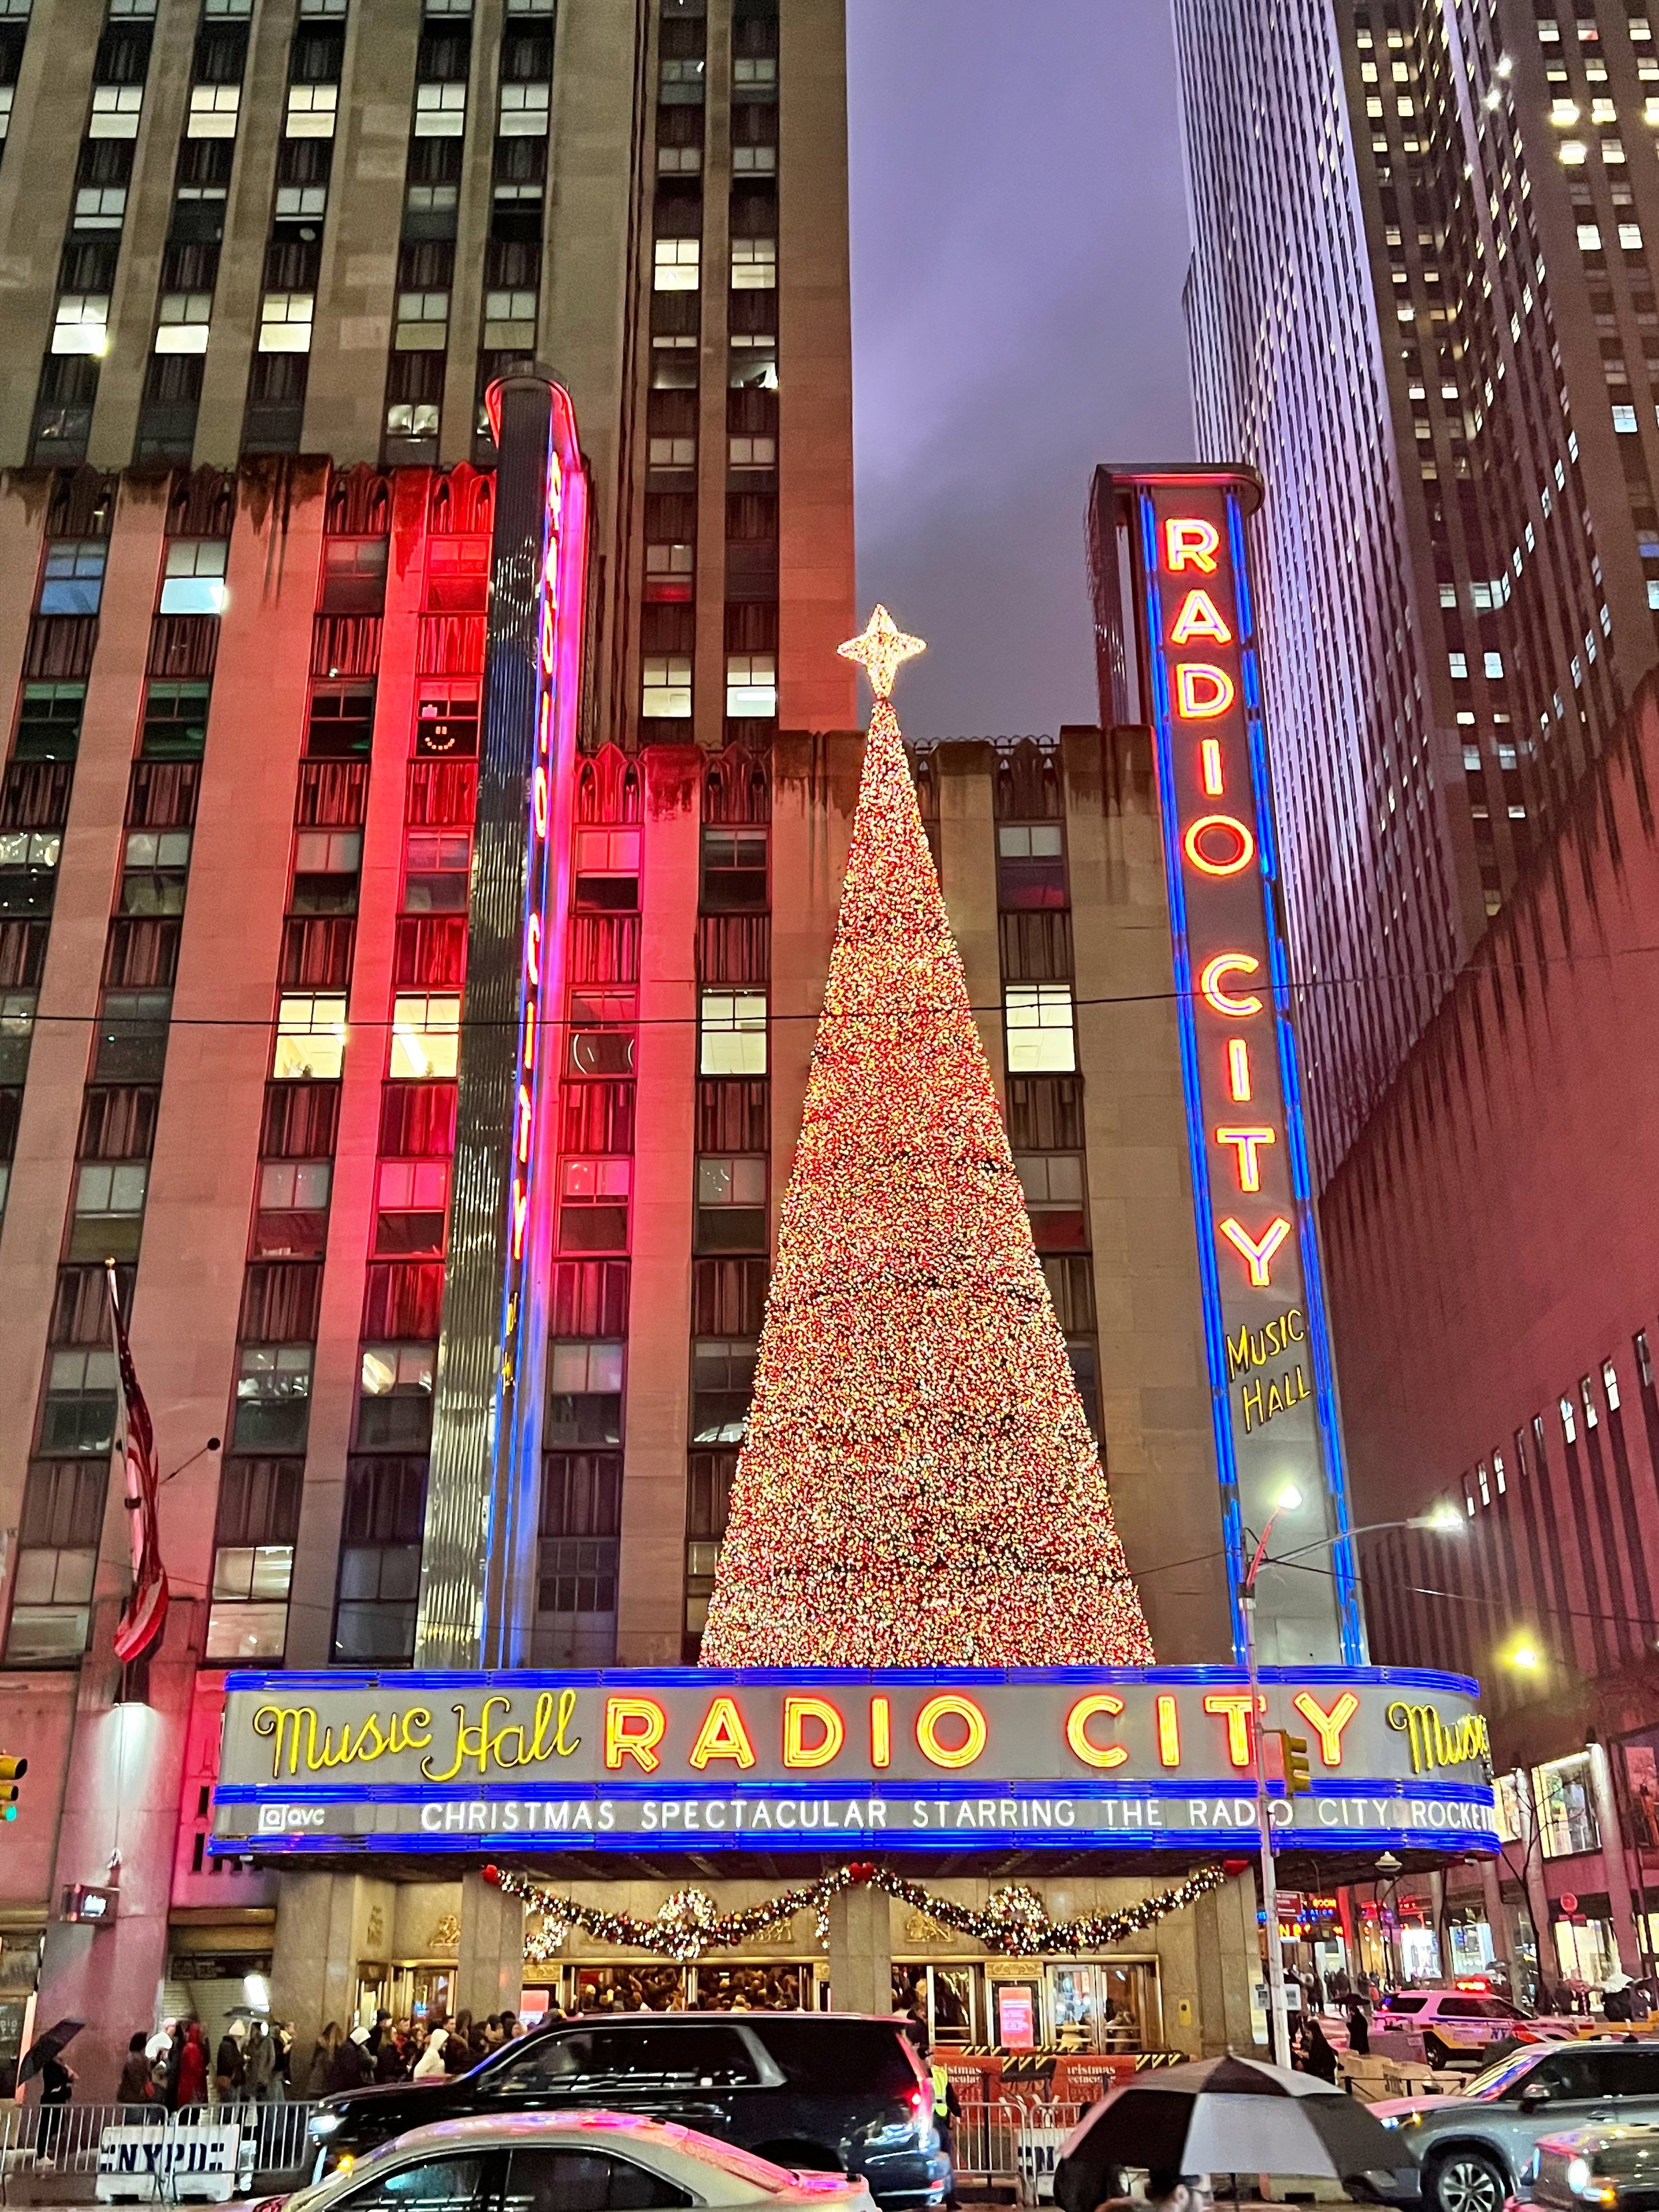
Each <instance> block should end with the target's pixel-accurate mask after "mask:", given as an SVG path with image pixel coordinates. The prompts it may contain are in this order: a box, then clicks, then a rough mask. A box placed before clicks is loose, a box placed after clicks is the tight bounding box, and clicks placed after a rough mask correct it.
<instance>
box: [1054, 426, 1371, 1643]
mask: <svg viewBox="0 0 1659 2212" xmlns="http://www.w3.org/2000/svg"><path fill="white" fill-rule="evenodd" d="M1109 483H1110V484H1111V486H1112V487H1113V489H1114V491H1115V500H1114V502H1113V505H1114V510H1115V511H1114V514H1113V516H1112V518H1111V520H1110V521H1109V523H1108V525H1107V526H1108V527H1114V528H1115V525H1116V524H1117V523H1118V522H1119V521H1121V522H1122V523H1124V524H1127V550H1128V556H1129V571H1130V586H1131V594H1132V599H1133V602H1134V603H1135V610H1134V612H1135V627H1136V629H1138V630H1139V640H1138V643H1139V659H1140V663H1141V669H1142V676H1143V684H1142V696H1143V708H1142V711H1143V712H1144V713H1145V714H1146V715H1147V716H1148V718H1149V719H1150V720H1151V721H1152V729H1153V737H1154V743H1155V748H1156V752H1157V759H1158V799H1159V805H1160V810H1161V814H1162V823H1163V832H1164V867H1165V875H1166V882H1167V887H1168V892H1169V903H1170V929H1171V933H1172V937H1173V941H1174V942H1173V950H1174V963H1175V982H1176V1002H1177V1008H1178V1015H1179V1024H1180V1036H1181V1048H1182V1077H1183V1083H1184V1089H1185V1097H1186V1106H1187V1121H1188V1145H1189V1149H1190V1156H1191V1163H1192V1177H1193V1194H1194V1207H1195V1212H1196V1217H1197V1222H1196V1225H1197V1231H1198V1258H1199V1272H1200V1282H1201V1285H1202V1290H1203V1299H1204V1322H1205V1340H1206V1355H1207V1359H1208V1364H1209V1371H1210V1386H1211V1399H1212V1414H1213V1424H1214V1433H1215V1443H1216V1455H1217V1462H1218V1474H1219V1478H1220V1481H1221V1485H1222V1491H1223V1521H1224V1526H1225V1547H1226V1553H1227V1559H1228V1565H1229V1569H1230V1573H1231V1582H1232V1584H1233V1588H1234V1591H1235V1596H1234V1632H1235V1641H1236V1644H1240V1645H1241V1646H1242V1623H1241V1621H1240V1619H1239V1614H1238V1607H1237V1595H1236V1593H1237V1584H1238V1582H1239V1580H1240V1579H1241V1577H1242V1576H1243V1569H1244V1563H1245V1553H1244V1546H1245V1536H1244V1529H1245V1526H1246V1524H1247V1523H1248V1524H1249V1526H1250V1527H1252V1528H1257V1529H1259V1528H1261V1527H1262V1526H1263V1525H1264V1523H1265V1522H1266V1521H1267V1517H1268V1516H1269V1515H1270V1514H1271V1513H1272V1512H1273V1509H1274V1507H1275V1506H1276V1505H1278V1504H1279V1502H1280V1501H1281V1499H1282V1498H1284V1497H1285V1494H1286V1493H1287V1492H1289V1491H1291V1490H1294V1491H1295V1492H1297V1493H1299V1496H1300V1498H1301V1501H1302V1503H1301V1505H1300V1507H1299V1508H1298V1509H1297V1510H1294V1511H1292V1512H1291V1513H1288V1514H1287V1515H1286V1516H1285V1517H1284V1518H1283V1519H1282V1520H1281V1521H1280V1522H1279V1537H1278V1539H1277V1540H1276V1542H1275V1549H1276V1550H1277V1551H1279V1553H1281V1554H1282V1553H1286V1552H1290V1551H1295V1550H1300V1560H1299V1563H1298V1565H1297V1566H1294V1567H1285V1568H1282V1569H1279V1570H1274V1569H1272V1568H1267V1569H1264V1570H1263V1572H1262V1577H1261V1583H1260V1585H1259V1589H1260V1602H1259V1606H1258V1611H1257V1633H1258V1637H1259V1639H1260V1641H1261V1656H1262V1657H1263V1659H1264V1660H1267V1661H1273V1660H1277V1661H1279V1662H1283V1663H1287V1664H1288V1663H1296V1662H1307V1661H1316V1662H1338V1661H1341V1662H1346V1663H1348V1664H1351V1665H1352V1664H1358V1663H1362V1662H1364V1657H1365V1647H1364V1626H1363V1621H1362V1619H1361V1614H1360V1610H1359V1599H1358V1584H1357V1581H1356V1577H1355V1570H1354V1562H1353V1555H1352V1545H1351V1543H1350V1542H1349V1541H1348V1538H1347V1531H1348V1528H1349V1526H1350V1522H1349V1517H1348V1505H1347V1495H1346V1477H1345V1474H1344V1471H1343V1464H1342V1450H1341V1437H1340V1425H1339V1420H1338V1412H1337V1402H1336V1383H1335V1376H1334V1368H1333V1364H1332V1358H1331V1352H1330V1342H1329V1335H1328V1328H1327V1322H1326V1314H1325V1300H1324V1291H1323V1287H1322V1277H1321V1271H1320V1262H1319V1251H1318V1243H1317V1237H1316V1228H1315V1222H1314V1214H1313V1207H1312V1204H1311V1198H1310V1184H1309V1177H1308V1158H1307V1145H1306V1137H1305V1129H1304V1120H1303V1113H1302V1101H1301V1089H1300V1082H1299V1078H1298V1073H1297V1053H1296V1039H1295V1036H1294V1033H1293V1031H1292V1029H1291V1014H1290V992H1289V976H1288V969H1287V966H1286V961H1285V946H1284V942H1283V939H1282V936H1281V933H1280V927H1279V918H1278V899H1279V875H1278V853H1277V844H1276V840H1275V836H1274V831H1273V805H1272V792H1271V782H1270V777H1269V771H1268V760H1267V735H1266V729H1265V725H1264V721H1263V711H1262V701H1261V676H1260V670H1259V665H1258V661H1257V657H1256V649H1255V611H1254V605H1253V600H1252V596H1251V590H1250V579H1249V558H1248V554H1247V550H1246V545H1245V537H1244V516H1245V513H1246V512H1247V507H1254V506H1255V504H1256V503H1257V502H1258V501H1259V500H1260V497H1261V489H1260V486H1259V484H1258V483H1256V482H1255V479H1254V478H1253V477H1249V476H1246V475H1242V474H1240V473H1238V472H1236V471H1229V470H1216V471H1206V470H1201V469H1194V470H1181V471H1154V472H1148V473H1147V474H1146V475H1144V476H1141V475H1135V474H1124V475H1121V476H1114V477H1111V478H1110V479H1109ZM1100 524H1101V518H1100V517H1099V516H1098V514H1097V531H1096V536H1097V547H1098V541H1099V537H1100ZM1110 619H1111V611H1110V610H1109V609H1108V610H1103V621H1105V622H1109V621H1110ZM1291 1531H1294V1533H1293V1534H1292V1533H1291ZM1303 1547H1305V1548H1303Z"/></svg>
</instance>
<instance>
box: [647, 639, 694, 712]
mask: <svg viewBox="0 0 1659 2212" xmlns="http://www.w3.org/2000/svg"><path fill="white" fill-rule="evenodd" d="M640 712H641V714H644V715H645V716H646V717H647V719H648V720H668V721H684V720H689V719H690V714H691V663H690V659H689V658H687V659H680V658H679V657H678V655H675V656H671V657H669V658H666V659H657V658H654V657H647V659H646V662H645V665H644V667H643V669H642V670H641V697H640Z"/></svg>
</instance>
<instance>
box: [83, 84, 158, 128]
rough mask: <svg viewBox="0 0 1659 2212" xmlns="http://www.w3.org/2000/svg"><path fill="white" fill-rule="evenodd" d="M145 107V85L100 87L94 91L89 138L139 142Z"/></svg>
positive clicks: (89, 119)
mask: <svg viewBox="0 0 1659 2212" xmlns="http://www.w3.org/2000/svg"><path fill="white" fill-rule="evenodd" d="M143 105H144V88H143V85H142V84H98V85H94V87H93V88H92V114H91V116H90V118H88V123H87V136H88V138H136V137H137V136H138V117H139V114H140V112H141V111H142V109H143Z"/></svg>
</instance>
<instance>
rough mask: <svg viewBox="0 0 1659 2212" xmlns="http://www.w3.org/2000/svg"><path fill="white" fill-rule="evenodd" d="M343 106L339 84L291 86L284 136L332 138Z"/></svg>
mask: <svg viewBox="0 0 1659 2212" xmlns="http://www.w3.org/2000/svg"><path fill="white" fill-rule="evenodd" d="M339 105H340V88H339V86H338V85H337V84H291V85H289V88H288V118H287V128H286V131H285V134H284V135H285V136H286V137H289V138H331V137H333V136H334V118H335V116H336V114H337V112H338V109H339Z"/></svg>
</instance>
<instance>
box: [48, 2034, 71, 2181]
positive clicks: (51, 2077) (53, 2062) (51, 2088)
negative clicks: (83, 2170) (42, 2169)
mask: <svg viewBox="0 0 1659 2212" xmlns="http://www.w3.org/2000/svg"><path fill="white" fill-rule="evenodd" d="M75 2081H76V2075H75V2069H74V2068H73V2067H72V2066H66V2065H65V2064H64V2055H63V2053H62V2051H52V2052H51V2053H50V2054H49V2055H48V2057H46V2061H45V2063H44V2064H43V2065H42V2066H41V2069H40V2103H41V2106H42V2108H43V2109H42V2111H41V2114H40V2165H42V2166H55V2165H56V2164H57V2161H58V2142H59V2141H60V2139H61V2137H62V2136H63V2132H64V2106H65V2105H67V2104H68V2103H69V2101H70V2098H71V2097H72V2096H73V2095H74V2093H75Z"/></svg>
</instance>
